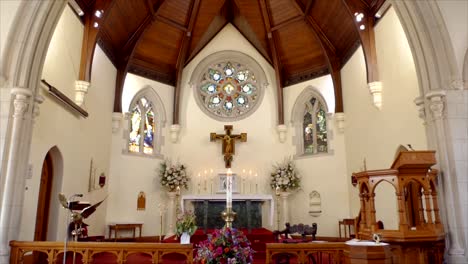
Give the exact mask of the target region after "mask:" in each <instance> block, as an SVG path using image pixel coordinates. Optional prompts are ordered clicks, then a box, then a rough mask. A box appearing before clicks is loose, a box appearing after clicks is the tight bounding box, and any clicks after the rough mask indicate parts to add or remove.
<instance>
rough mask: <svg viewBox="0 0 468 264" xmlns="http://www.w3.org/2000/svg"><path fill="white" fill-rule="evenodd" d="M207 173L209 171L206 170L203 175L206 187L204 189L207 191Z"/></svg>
mask: <svg viewBox="0 0 468 264" xmlns="http://www.w3.org/2000/svg"><path fill="white" fill-rule="evenodd" d="M207 173H208V171H207V170H205V174H204V176H203V182H204V188H203V190H205V192H206V190H207V185H206V184H207V182H206V174H207Z"/></svg>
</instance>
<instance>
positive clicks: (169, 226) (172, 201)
mask: <svg viewBox="0 0 468 264" xmlns="http://www.w3.org/2000/svg"><path fill="white" fill-rule="evenodd" d="M176 196H177V193H176V192H167V197H169V201H168V202H169V204H168V207H167V219H166V238H167V237H170V236H173V235H174V234H175V232H174V229H175V219H176V218H175V216H176Z"/></svg>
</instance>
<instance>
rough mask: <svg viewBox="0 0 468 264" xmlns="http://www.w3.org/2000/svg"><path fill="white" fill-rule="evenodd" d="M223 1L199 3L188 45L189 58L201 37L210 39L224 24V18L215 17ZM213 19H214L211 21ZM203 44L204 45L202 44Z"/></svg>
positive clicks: (210, 0) (204, 0) (208, 0)
mask: <svg viewBox="0 0 468 264" xmlns="http://www.w3.org/2000/svg"><path fill="white" fill-rule="evenodd" d="M224 2H225V1H220V0H203V1H201V3H200V10H199V11H198V15H197V20H196V21H195V25H194V27H193V32H192V42H191V43H190V47H189V54H190V58H192V57H193V55H192V54H193V53H194V51H195V49H196V48H197V46H199V42H200V41H201V40H202V39H203V40H204V41H206V39H208V40H209V39H211V38H212V37H213V36H214V35H215V33H216V32H218V31H219V29H220V28H221V27H222V26H223V25H224V23H225V21H226V20H225V19H224V20H223V19H222V18H220V17H217V18H216V19H215V17H216V16H217V15H218V13H219V11H220V9H221V7H222V6H223V5H224ZM213 20H214V21H213ZM212 22H214V23H213V25H211V27H210V24H212ZM203 46H204V45H203Z"/></svg>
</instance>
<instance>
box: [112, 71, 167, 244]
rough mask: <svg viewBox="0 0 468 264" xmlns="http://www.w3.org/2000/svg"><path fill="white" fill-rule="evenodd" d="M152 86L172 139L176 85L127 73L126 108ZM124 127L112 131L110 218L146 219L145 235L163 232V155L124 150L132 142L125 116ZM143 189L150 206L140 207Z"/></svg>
mask: <svg viewBox="0 0 468 264" xmlns="http://www.w3.org/2000/svg"><path fill="white" fill-rule="evenodd" d="M147 86H150V87H152V88H153V89H154V90H155V91H156V93H157V94H158V95H159V97H160V98H161V101H162V102H163V104H164V109H165V111H166V114H167V115H166V120H167V121H166V124H165V127H163V130H162V131H163V133H164V137H165V138H166V139H169V133H168V127H169V125H170V124H171V121H172V101H173V93H174V87H172V86H168V85H165V84H161V83H158V82H155V81H151V80H148V79H145V78H142V77H139V76H136V75H133V74H127V77H126V79H125V84H124V88H123V91H122V94H123V96H122V109H123V111H125V112H128V108H129V105H130V102H131V100H132V98H133V96H134V95H135V94H136V93H137V92H138V91H140V90H141V89H142V88H145V87H147ZM122 125H123V128H122V129H120V130H119V131H118V132H117V133H114V134H112V157H111V159H112V162H111V171H110V178H109V206H108V208H107V215H106V222H107V223H113V222H143V223H144V225H143V230H142V231H143V235H144V236H149V235H155V234H158V235H159V233H160V232H159V230H160V229H159V226H160V220H159V219H160V218H159V211H157V205H158V204H159V203H161V202H166V197H165V193H164V191H162V190H161V187H160V185H159V181H158V178H157V174H156V172H157V170H159V163H160V162H161V159H155V158H147V157H139V156H132V155H127V154H122V151H123V150H124V149H125V148H126V147H127V146H128V141H127V138H126V137H127V131H128V127H129V126H128V125H129V124H128V121H127V120H123V122H122ZM163 144H164V145H163V146H162V154H163V155H165V156H171V155H170V143H169V140H165V142H164V143H163ZM140 191H143V192H145V194H146V210H144V211H137V198H138V194H139V192H140Z"/></svg>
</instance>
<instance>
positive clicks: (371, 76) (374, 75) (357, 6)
mask: <svg viewBox="0 0 468 264" xmlns="http://www.w3.org/2000/svg"><path fill="white" fill-rule="evenodd" d="M342 2H343V4H344V5H345V6H346V9H347V10H348V13H349V14H350V16H351V17H352V19H353V21H354V26H355V28H356V30H357V31H358V32H359V39H360V41H361V45H362V50H363V51H364V58H365V60H366V70H367V82H368V83H372V82H377V81H379V71H378V67H377V51H376V48H375V33H374V24H375V18H374V14H373V13H372V10H371V9H370V7H369V5H368V4H367V3H363V2H362V0H342ZM360 13H362V14H363V15H364V17H363V18H362V20H361V21H360V22H358V21H357V19H356V16H355V14H360ZM361 27H364V28H361Z"/></svg>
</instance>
